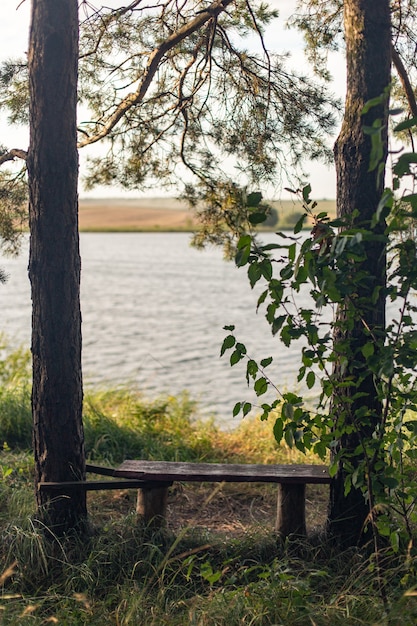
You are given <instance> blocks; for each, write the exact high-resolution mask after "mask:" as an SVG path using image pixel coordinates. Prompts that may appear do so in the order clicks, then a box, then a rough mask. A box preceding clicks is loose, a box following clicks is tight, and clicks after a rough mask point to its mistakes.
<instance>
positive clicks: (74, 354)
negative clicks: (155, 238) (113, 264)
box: [27, 0, 87, 533]
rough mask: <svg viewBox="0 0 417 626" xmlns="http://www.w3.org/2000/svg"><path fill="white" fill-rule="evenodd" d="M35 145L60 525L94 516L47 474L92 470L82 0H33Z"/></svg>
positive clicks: (49, 419) (38, 360) (42, 439)
mask: <svg viewBox="0 0 417 626" xmlns="http://www.w3.org/2000/svg"><path fill="white" fill-rule="evenodd" d="M29 75H30V146H29V152H28V159H27V164H28V174H29V220H30V222H29V223H30V261H29V276H30V281H31V289H32V307H33V314H32V356H33V391H32V411H33V428H34V431H33V441H34V453H35V481H36V482H35V485H36V498H37V504H38V507H39V514H40V515H41V516H42V518H43V519H44V520H45V521H46V522H47V524H48V526H50V527H53V530H54V531H55V532H57V533H62V532H64V531H66V530H68V529H70V528H74V527H76V526H78V525H79V524H80V522H83V521H84V520H85V518H86V513H87V512H86V494H85V492H84V491H83V490H81V489H79V490H74V491H73V492H71V494H70V496H68V495H67V496H63V497H59V496H57V495H56V494H55V495H54V496H53V497H52V496H51V494H50V492H49V493H48V492H47V491H43V490H42V491H41V490H39V488H38V487H37V485H38V483H39V482H44V481H66V480H77V479H83V478H85V454H84V435H83V427H82V375H81V313H80V265H81V262H80V254H79V236H78V197H77V179H78V153H77V146H76V139H77V137H76V105H77V77H78V2H77V0H33V2H32V23H31V30H30V45H29Z"/></svg>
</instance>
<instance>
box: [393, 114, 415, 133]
mask: <svg viewBox="0 0 417 626" xmlns="http://www.w3.org/2000/svg"><path fill="white" fill-rule="evenodd" d="M413 126H417V117H411V118H410V119H409V120H404V121H403V122H400V123H399V124H397V126H395V128H394V133H399V132H400V131H401V130H408V129H409V128H413Z"/></svg>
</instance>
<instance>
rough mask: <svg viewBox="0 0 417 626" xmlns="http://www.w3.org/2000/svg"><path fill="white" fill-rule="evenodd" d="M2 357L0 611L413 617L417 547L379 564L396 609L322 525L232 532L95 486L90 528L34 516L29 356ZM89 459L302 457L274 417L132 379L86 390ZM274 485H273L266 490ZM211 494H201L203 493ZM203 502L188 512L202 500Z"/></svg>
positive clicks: (66, 619)
mask: <svg viewBox="0 0 417 626" xmlns="http://www.w3.org/2000/svg"><path fill="white" fill-rule="evenodd" d="M3 359H4V360H6V361H7V363H2V364H0V382H1V389H0V440H1V441H2V442H4V445H3V450H2V451H1V452H0V474H1V477H2V481H1V483H0V624H2V625H3V624H4V625H10V626H12V625H13V626H14V625H16V626H22V625H25V624H26V623H27V624H34V625H35V626H36V625H39V626H40V625H43V626H44V625H45V624H62V625H65V626H66V625H68V626H72V625H75V626H76V625H78V624H79V625H91V626H96V625H97V626H99V625H100V626H102V625H104V624H105V625H113V624H114V625H115V626H116V625H117V626H124V625H128V624H131V625H134V626H137V625H142V624H143V625H146V626H148V625H158V626H159V625H165V624H166V625H169V626H184V625H186V624H190V625H196V626H223V625H224V626H238V625H248V626H249V625H251V626H254V625H260V626H267V625H271V626H272V625H273V624H275V625H278V624H280V625H283V626H296V625H297V626H300V625H301V626H304V625H305V626H313V625H316V626H339V625H342V624H343V625H344V626H345V625H353V626H354V625H365V624H369V625H370V624H381V625H385V624H387V625H388V624H390V625H397V624H398V625H400V624H401V625H404V626H411V625H414V624H415V623H417V605H416V601H417V597H416V595H415V592H414V589H415V588H416V587H417V577H416V571H415V564H414V558H415V555H414V548H413V546H411V545H410V546H409V547H408V549H407V550H405V552H404V554H402V555H401V554H398V555H397V556H396V558H395V559H393V558H391V557H390V558H388V557H387V559H386V563H385V572H384V575H385V577H384V580H385V585H386V593H387V595H388V598H389V602H390V603H389V609H388V613H387V611H386V607H384V605H383V602H382V600H381V599H380V598H379V596H378V593H377V587H376V585H375V583H374V563H373V561H372V558H369V555H367V554H366V553H360V552H358V551H355V550H352V551H351V552H349V553H344V554H340V553H338V552H337V550H335V549H334V548H333V547H330V546H327V545H326V543H325V542H324V541H323V540H322V539H320V540H319V538H317V537H316V538H315V539H314V538H310V540H309V542H307V541H305V542H300V541H298V542H297V541H287V542H286V543H285V544H283V543H282V542H280V541H279V540H278V538H277V537H276V536H274V533H273V532H272V531H271V530H270V528H260V527H259V526H256V527H255V526H254V527H250V528H248V529H247V532H246V533H239V535H233V534H232V533H228V534H225V533H221V532H218V531H216V529H215V528H214V529H209V528H206V529H204V528H202V527H201V526H200V527H199V528H197V526H196V525H195V524H194V521H195V520H194V521H193V519H190V525H189V527H182V528H180V529H179V530H177V531H176V532H175V533H174V532H173V531H170V530H168V529H164V530H161V531H159V532H157V533H153V534H151V533H150V530H149V529H147V528H144V527H143V526H141V524H140V523H139V522H138V520H137V519H136V516H135V514H134V512H133V509H134V503H133V502H131V501H130V500H129V498H128V497H125V496H124V495H118V494H114V493H113V492H106V493H105V494H98V493H97V494H96V493H93V494H89V511H90V519H91V532H90V534H89V535H88V536H83V537H79V536H77V535H75V534H74V535H71V536H67V537H64V538H63V539H59V540H58V539H57V538H55V537H53V536H52V535H51V534H50V533H49V532H48V530H47V529H45V528H43V527H42V526H41V525H40V524H39V522H37V521H36V518H35V516H34V515H33V514H34V498H33V460H32V456H31V452H30V448H31V424H30V400H29V398H30V387H29V382H28V369H27V366H28V360H27V355H26V357H25V355H24V353H23V352H20V356H19V357H17V355H16V354H14V353H11V354H9V355H7V354H6V355H5V356H3ZM84 424H85V439H86V450H87V455H88V457H89V459H90V460H94V461H96V462H99V463H109V464H117V463H119V462H120V461H122V460H123V459H125V458H127V457H137V458H140V457H142V458H148V459H152V458H155V459H167V460H176V459H178V460H185V461H186V460H206V461H229V462H233V461H236V462H238V461H242V462H245V461H246V462H294V461H301V460H302V459H301V458H300V457H296V456H293V453H292V452H290V451H289V450H288V449H287V448H285V447H278V446H277V444H276V443H275V441H274V439H273V437H272V434H271V432H270V425H268V424H267V423H259V422H256V421H255V422H249V421H248V422H244V423H243V424H242V425H241V427H239V428H237V429H236V430H235V431H233V432H230V433H226V432H223V431H221V430H219V429H218V428H217V427H216V426H215V424H214V423H212V422H201V421H199V420H198V408H197V407H196V405H195V404H194V403H193V402H192V401H191V400H190V399H189V398H188V396H187V395H185V394H184V395H183V396H182V397H179V398H173V397H164V398H160V399H157V400H155V401H152V402H149V401H146V400H145V399H144V398H143V397H142V396H141V395H140V394H139V393H137V392H136V391H134V390H131V389H122V388H118V389H114V390H88V391H87V393H86V396H85V402H84ZM271 493H272V492H271ZM206 495H207V494H206ZM204 497H205V496H202V499H200V500H199V501H198V505H197V507H196V511H195V512H194V514H195V515H196V516H198V514H199V508H200V509H203V508H204V502H203V498H204Z"/></svg>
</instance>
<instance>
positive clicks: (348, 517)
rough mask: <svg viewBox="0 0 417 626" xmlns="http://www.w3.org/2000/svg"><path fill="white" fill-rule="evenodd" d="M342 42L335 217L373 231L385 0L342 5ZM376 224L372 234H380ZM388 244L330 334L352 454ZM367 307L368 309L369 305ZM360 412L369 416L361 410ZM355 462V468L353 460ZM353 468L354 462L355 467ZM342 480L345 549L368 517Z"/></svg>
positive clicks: (376, 409)
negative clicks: (345, 354) (340, 364)
mask: <svg viewBox="0 0 417 626" xmlns="http://www.w3.org/2000/svg"><path fill="white" fill-rule="evenodd" d="M344 21H345V40H346V57H347V95H346V105H345V115H344V120H343V124H342V129H341V132H340V135H339V137H338V139H337V141H336V144H335V149H334V154H335V162H336V171H337V210H338V215H339V216H341V217H346V216H350V215H352V213H353V212H354V211H355V210H357V211H358V217H357V218H355V223H356V224H357V225H358V227H367V228H369V226H370V221H371V219H372V216H373V215H374V213H375V211H376V208H377V206H378V203H379V200H380V198H381V194H382V191H383V188H384V173H383V172H382V173H381V175H380V176H379V177H378V172H377V170H374V171H372V172H370V171H369V165H370V154H371V140H370V137H369V135H366V134H365V133H364V132H363V126H372V124H373V122H374V120H376V119H380V120H382V122H383V127H384V131H383V141H384V150H383V152H384V154H383V162H385V160H386V155H387V133H386V127H387V115H388V102H385V103H384V104H381V105H379V106H376V107H373V108H371V109H370V111H369V112H368V113H367V114H366V115H362V114H361V113H362V110H363V106H364V104H365V103H366V102H367V101H369V100H371V99H372V98H376V97H378V96H381V95H382V94H383V92H384V90H385V89H386V88H387V87H388V85H389V83H390V67H391V30H390V9H389V0H380V1H379V2H375V1H374V0H345V4H344ZM382 230H383V225H379V226H378V227H377V228H376V229H375V232H381V231H382ZM385 266H386V258H385V245H384V243H381V242H370V243H368V244H367V249H366V260H365V262H364V263H363V264H357V267H356V268H355V269H354V271H356V270H357V271H361V270H363V268H364V267H366V270H367V271H368V272H369V277H368V279H367V281H366V284H363V285H362V286H361V287H359V288H358V292H357V294H356V295H357V302H362V303H364V310H363V313H362V316H361V319H357V320H356V321H355V322H354V325H353V328H352V329H350V330H349V331H346V330H340V332H339V335H338V333H336V335H335V345H336V348H337V343H338V342H340V341H346V340H347V341H348V344H349V354H350V363H349V365H348V367H347V370H346V371H343V372H338V371H337V365H336V372H335V373H336V375H337V376H338V378H339V380H341V381H343V380H346V379H347V377H351V378H352V379H353V380H355V381H359V387H355V388H354V389H352V390H351V392H349V390H348V391H347V392H346V395H349V393H356V392H357V391H359V392H363V393H364V396H363V397H362V398H360V399H359V400H355V401H353V403H352V404H351V405H350V407H349V409H348V412H347V413H346V404H344V405H343V406H341V405H340V399H339V398H338V397H337V396H335V397H334V398H333V410H334V413H335V415H337V414H339V415H343V419H345V420H346V422H347V423H351V424H352V423H353V424H354V425H355V430H354V432H352V433H351V434H346V435H343V436H342V437H341V439H340V440H339V442H338V445H339V447H342V448H344V449H345V450H347V451H350V452H353V451H354V450H355V449H356V447H357V446H358V445H359V444H360V441H361V438H362V437H366V436H368V435H370V433H371V432H372V431H373V430H374V427H375V423H376V422H377V421H378V419H380V417H381V411H382V407H381V403H380V401H379V400H378V398H377V397H376V390H375V385H374V380H373V377H372V375H371V374H370V373H369V372H367V371H366V364H365V363H364V360H363V358H362V356H361V348H362V346H363V345H364V344H365V343H367V342H368V341H369V340H370V337H369V335H367V334H366V332H365V328H366V327H368V328H369V329H370V330H371V331H372V333H373V334H375V335H377V334H378V333H381V332H382V333H383V332H384V328H385V297H384V293H383V290H381V291H380V295H379V297H378V300H377V302H376V303H375V304H371V295H372V294H373V293H374V289H375V287H377V286H384V285H385V271H386V270H385ZM367 301H368V302H369V306H368V307H366V302H367ZM349 308H350V312H352V303H350V302H348V301H346V302H345V303H344V305H343V306H340V307H339V310H338V312H337V316H338V320H339V321H340V322H341V325H342V327H343V320H344V319H346V316H347V315H348V310H349ZM364 407H365V408H366V411H364ZM358 460H359V459H358V458H357V459H356V462H358ZM353 462H354V463H355V460H354V461H353ZM344 479H345V474H344V471H343V467H342V466H340V468H339V471H338V473H337V475H336V477H335V479H334V480H333V481H332V484H331V489H330V504H329V530H330V532H331V534H332V535H334V536H336V537H337V538H338V539H339V541H340V542H341V543H342V544H343V545H353V544H355V543H357V542H358V541H360V540H361V538H362V537H363V535H362V530H363V525H364V522H365V520H366V517H367V515H368V514H369V506H368V504H367V503H366V502H365V500H364V498H363V496H362V494H361V492H360V491H359V490H356V489H352V491H351V492H350V494H349V495H348V496H345V495H344Z"/></svg>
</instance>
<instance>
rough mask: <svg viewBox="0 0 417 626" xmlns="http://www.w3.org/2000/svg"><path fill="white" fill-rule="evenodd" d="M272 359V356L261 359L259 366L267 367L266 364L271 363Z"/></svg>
mask: <svg viewBox="0 0 417 626" xmlns="http://www.w3.org/2000/svg"><path fill="white" fill-rule="evenodd" d="M272 361H273V358H272V356H270V357H268V358H267V359H262V361H261V367H268V365H271V363H272Z"/></svg>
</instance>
